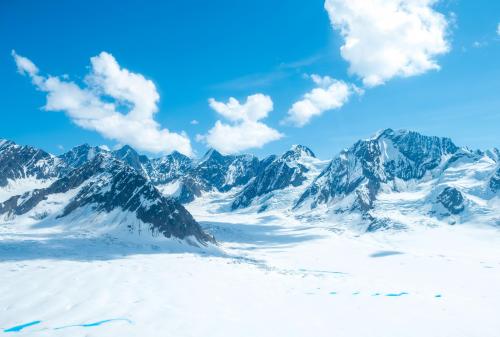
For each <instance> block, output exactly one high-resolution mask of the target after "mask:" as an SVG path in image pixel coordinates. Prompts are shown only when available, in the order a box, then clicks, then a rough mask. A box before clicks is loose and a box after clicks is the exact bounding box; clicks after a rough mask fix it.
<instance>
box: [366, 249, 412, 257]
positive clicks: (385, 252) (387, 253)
mask: <svg viewBox="0 0 500 337" xmlns="http://www.w3.org/2000/svg"><path fill="white" fill-rule="evenodd" d="M401 254H404V253H402V252H398V251H394V250H380V251H378V252H375V253H373V254H371V255H370V257H386V256H391V255H401Z"/></svg>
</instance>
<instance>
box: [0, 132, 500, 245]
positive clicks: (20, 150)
mask: <svg viewBox="0 0 500 337" xmlns="http://www.w3.org/2000/svg"><path fill="white" fill-rule="evenodd" d="M499 158H500V151H498V150H497V149H492V150H487V151H481V150H470V149H468V148H466V147H459V146H457V145H455V144H454V143H453V142H452V140H450V139H449V138H442V137H432V136H425V135H422V134H420V133H417V132H413V131H407V130H397V131H395V130H392V129H386V130H383V131H380V132H378V133H377V134H375V135H374V136H373V137H371V138H369V139H364V140H360V141H358V142H356V143H355V144H354V145H352V146H351V147H350V148H348V149H345V150H343V151H341V152H340V153H339V154H338V155H337V156H335V157H334V158H333V159H332V160H330V161H325V160H320V159H318V158H316V156H315V154H314V153H313V151H311V150H310V149H309V148H307V147H306V146H302V145H294V146H293V147H292V148H291V149H290V150H288V151H286V152H285V153H283V154H281V155H271V156H268V157H266V158H263V159H259V158H257V157H255V156H252V155H224V154H221V153H220V152H218V151H216V150H214V149H211V150H209V151H208V152H207V153H206V154H205V155H204V156H203V157H202V158H200V159H191V158H188V157H186V156H184V155H182V154H180V153H178V152H173V153H171V154H169V155H166V156H163V157H160V158H154V159H151V158H148V157H147V156H145V155H141V154H139V153H137V152H136V151H135V150H134V149H133V148H132V147H130V146H127V145H126V146H123V147H122V148H120V149H118V150H116V151H110V150H108V149H106V148H102V147H94V146H90V145H86V144H85V145H81V146H78V147H75V148H73V149H72V150H70V151H69V152H66V153H64V154H62V155H59V156H55V155H52V154H50V153H47V152H45V151H43V150H41V149H37V148H35V147H31V146H22V145H18V144H15V143H14V142H12V141H8V140H0V222H3V223H11V224H12V223H19V222H23V223H28V224H30V225H37V226H41V225H44V224H45V225H47V226H48V224H49V223H50V224H52V225H53V224H60V223H63V222H64V223H66V222H68V221H70V222H71V221H73V222H78V223H85V222H86V221H88V220H89V219H90V218H92V222H93V223H94V224H95V226H96V228H100V229H102V228H114V229H113V230H119V231H122V232H126V233H128V234H127V235H142V236H144V235H147V236H151V237H156V236H164V237H173V238H177V239H182V240H188V241H190V242H195V243H197V244H203V245H204V244H207V243H210V242H215V239H214V238H213V237H212V236H211V235H209V234H207V233H205V232H204V231H203V229H202V228H201V227H200V225H199V224H198V223H197V222H196V220H195V219H193V217H192V216H191V214H190V213H189V212H188V211H187V210H186V208H185V207H184V206H183V205H186V204H190V203H192V202H193V201H195V200H197V199H200V198H201V199H203V198H210V197H212V196H213V195H218V196H219V197H221V196H222V198H223V199H225V200H226V201H227V202H226V207H225V208H224V209H221V212H222V211H224V212H240V213H241V212H246V213H252V212H271V211H280V212H288V213H290V214H291V216H294V217H296V218H297V219H299V220H301V221H304V222H306V223H311V222H312V221H316V222H317V221H320V222H327V223H336V224H342V225H344V226H352V227H359V228H360V229H362V230H368V231H375V230H388V229H401V228H409V227H412V226H416V225H417V226H418V225H427V226H437V225H440V224H457V223H464V222H472V223H478V224H489V225H499V224H500V212H499V211H498V209H500V208H499V206H500V161H499Z"/></svg>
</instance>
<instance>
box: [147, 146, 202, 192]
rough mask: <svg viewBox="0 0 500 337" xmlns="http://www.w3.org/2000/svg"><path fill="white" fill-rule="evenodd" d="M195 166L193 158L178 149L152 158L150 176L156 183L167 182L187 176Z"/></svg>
mask: <svg viewBox="0 0 500 337" xmlns="http://www.w3.org/2000/svg"><path fill="white" fill-rule="evenodd" d="M192 166H193V162H192V160H191V159H190V158H189V157H187V156H185V155H183V154H182V153H179V152H177V151H174V152H172V153H171V154H169V155H167V156H164V157H161V158H156V159H152V160H151V168H152V171H151V172H150V173H149V177H150V179H151V181H152V182H153V183H154V184H166V183H169V182H171V181H173V180H175V179H178V178H180V177H183V176H185V175H186V174H187V173H188V172H189V171H190V170H191V169H192Z"/></svg>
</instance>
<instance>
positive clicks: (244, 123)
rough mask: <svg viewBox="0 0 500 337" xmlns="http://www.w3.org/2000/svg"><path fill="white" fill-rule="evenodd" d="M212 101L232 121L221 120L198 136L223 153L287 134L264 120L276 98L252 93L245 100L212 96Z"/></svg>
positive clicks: (215, 109) (234, 151) (212, 104)
mask: <svg viewBox="0 0 500 337" xmlns="http://www.w3.org/2000/svg"><path fill="white" fill-rule="evenodd" d="M209 105H210V107H211V108H212V109H213V110H214V111H215V112H217V113H218V114H219V115H221V116H222V117H224V118H225V119H227V120H228V121H229V123H223V122H221V121H220V120H219V121H217V122H216V123H215V125H214V127H213V128H212V129H210V130H209V131H208V133H207V134H206V135H198V136H197V140H199V141H203V142H205V143H206V144H207V145H209V146H211V147H213V148H215V149H216V150H218V151H220V152H222V153H226V154H232V153H238V152H241V151H243V150H247V149H251V148H261V147H263V146H264V145H265V144H267V143H269V142H272V141H275V140H278V139H280V138H282V137H283V135H282V134H281V133H280V132H278V131H277V130H275V129H272V128H270V127H269V126H267V125H266V124H264V123H262V122H261V121H260V120H262V119H264V118H266V117H267V116H268V114H269V113H270V112H271V111H272V110H273V101H272V100H271V98H270V97H269V96H266V95H262V94H256V95H252V96H248V98H247V100H246V102H245V103H244V104H241V103H240V102H239V101H238V100H237V99H235V98H233V97H231V98H230V99H229V101H228V102H227V103H223V102H218V101H216V100H215V99H213V98H211V99H209Z"/></svg>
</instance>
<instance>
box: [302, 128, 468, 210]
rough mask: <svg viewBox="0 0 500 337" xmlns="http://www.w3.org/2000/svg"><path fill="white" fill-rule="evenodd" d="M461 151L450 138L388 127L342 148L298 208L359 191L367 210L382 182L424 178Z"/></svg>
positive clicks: (356, 205) (360, 205) (362, 206)
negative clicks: (448, 157)
mask: <svg viewBox="0 0 500 337" xmlns="http://www.w3.org/2000/svg"><path fill="white" fill-rule="evenodd" d="M458 150H459V148H458V147H457V146H455V145H454V144H453V143H452V141H451V140H450V139H448V138H438V137H428V136H423V135H420V134H419V133H416V132H410V131H394V130H392V129H387V130H384V131H383V132H381V133H380V134H379V135H377V136H376V137H374V138H372V139H368V140H362V141H359V142H357V143H356V144H354V145H353V146H352V147H351V148H349V149H348V150H344V151H342V152H341V153H340V155H339V156H338V157H337V158H335V159H334V160H333V161H332V162H331V163H330V165H329V166H328V167H327V168H326V169H325V170H324V171H323V172H322V173H321V174H320V175H319V176H318V177H317V178H316V179H315V181H314V182H313V183H312V185H311V186H310V187H309V188H308V189H307V190H306V191H305V192H304V194H303V195H302V196H301V197H300V199H299V201H298V202H297V204H296V207H299V206H301V205H302V204H303V203H305V202H306V201H307V200H309V201H310V204H311V207H313V208H314V207H317V206H318V205H319V204H323V203H327V202H329V201H330V200H333V199H335V198H336V197H344V196H346V195H349V194H351V193H353V192H355V193H356V201H355V202H354V204H353V208H355V209H360V210H362V211H367V210H369V209H370V208H372V207H373V203H374V201H375V198H376V195H377V193H378V191H379V189H380V185H381V184H382V183H387V182H390V181H393V180H394V179H395V178H399V179H402V180H405V181H407V180H411V179H421V178H423V177H424V175H425V174H427V173H428V172H430V171H431V170H433V169H435V168H437V167H438V166H439V165H440V164H441V163H442V162H443V161H444V158H445V157H446V156H448V155H452V154H454V153H456V152H457V151H458Z"/></svg>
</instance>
